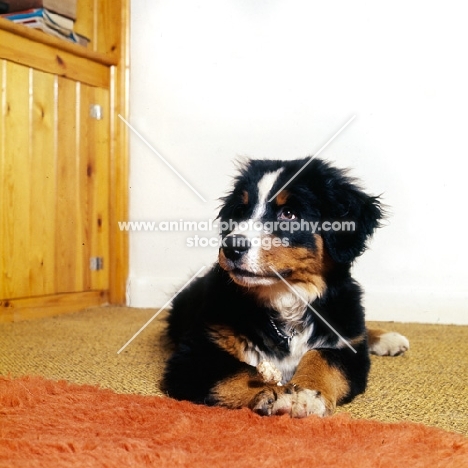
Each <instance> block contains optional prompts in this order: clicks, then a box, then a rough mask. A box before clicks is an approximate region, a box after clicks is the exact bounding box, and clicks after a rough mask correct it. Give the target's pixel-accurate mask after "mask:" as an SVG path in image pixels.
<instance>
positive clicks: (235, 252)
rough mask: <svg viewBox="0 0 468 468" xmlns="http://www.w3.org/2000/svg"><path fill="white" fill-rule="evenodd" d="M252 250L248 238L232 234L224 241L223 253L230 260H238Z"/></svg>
mask: <svg viewBox="0 0 468 468" xmlns="http://www.w3.org/2000/svg"><path fill="white" fill-rule="evenodd" d="M249 249H250V241H249V239H248V238H247V237H246V236H240V235H236V234H231V235H230V236H227V237H225V238H224V239H223V252H224V255H225V256H226V258H229V260H238V259H239V258H240V257H242V254H243V253H245V252H247V250H249Z"/></svg>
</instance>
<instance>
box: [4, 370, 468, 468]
mask: <svg viewBox="0 0 468 468" xmlns="http://www.w3.org/2000/svg"><path fill="white" fill-rule="evenodd" d="M0 466H1V467H2V468H3V467H9V468H14V467H21V468H28V467H54V468H57V467H58V468H60V467H119V468H121V467H124V466H132V467H144V466H152V467H165V466H167V467H178V466H187V467H203V468H206V467H230V466H232V467H236V468H239V467H255V468H258V467H263V466H272V467H273V466H274V467H276V466H292V467H335V466H336V467H338V466H339V467H341V466H346V467H347V468H352V467H356V468H357V467H359V468H366V467H369V468H371V467H372V468H375V467H385V468H392V467H398V468H401V467H402V466H410V467H412V468H418V467H453V468H455V467H457V468H458V467H462V466H468V439H466V438H465V437H463V436H461V435H459V434H455V433H449V432H445V431H443V430H440V429H436V428H430V427H426V426H423V425H419V424H412V423H398V424H384V423H379V422H375V421H359V420H352V419H350V418H348V417H347V416H345V415H343V414H340V415H336V416H333V417H331V418H328V419H319V418H316V417H311V418H307V419H303V420H293V419H290V418H289V417H288V416H277V417H272V418H264V417H260V416H257V415H256V414H253V413H252V412H250V411H248V410H239V411H232V410H225V409H221V408H208V407H204V406H197V405H193V404H191V403H187V402H178V401H174V400H171V399H168V398H161V397H148V396H139V395H119V394H116V393H114V392H112V391H110V390H102V389H99V388H96V387H92V386H80V385H73V384H69V383H66V382H53V381H49V380H45V379H43V378H39V377H34V378H33V377H25V378H20V379H10V378H6V377H0Z"/></svg>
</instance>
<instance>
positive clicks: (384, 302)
mask: <svg viewBox="0 0 468 468" xmlns="http://www.w3.org/2000/svg"><path fill="white" fill-rule="evenodd" d="M364 304H365V307H366V318H367V320H375V321H385V322H390V321H392V322H412V323H435V324H438V323H440V324H454V325H468V314H467V304H468V292H461V291H433V290H428V291H423V290H418V291H415V290H410V289H408V290H401V289H399V290H383V289H379V288H375V289H373V288H366V293H365V296H364Z"/></svg>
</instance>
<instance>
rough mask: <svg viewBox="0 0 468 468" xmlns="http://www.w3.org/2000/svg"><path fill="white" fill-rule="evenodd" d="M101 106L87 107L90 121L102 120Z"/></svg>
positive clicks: (92, 105)
mask: <svg viewBox="0 0 468 468" xmlns="http://www.w3.org/2000/svg"><path fill="white" fill-rule="evenodd" d="M103 114H104V112H103V110H102V106H100V105H99V104H91V105H90V106H89V115H90V117H91V118H92V119H96V120H102V119H103V118H104V115H103Z"/></svg>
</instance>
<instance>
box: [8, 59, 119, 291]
mask: <svg viewBox="0 0 468 468" xmlns="http://www.w3.org/2000/svg"><path fill="white" fill-rule="evenodd" d="M0 70H1V76H0V82H1V101H0V102H1V112H0V183H1V185H0V200H1V203H0V299H1V300H11V299H17V298H31V297H37V296H44V295H54V294H63V293H75V292H84V291H98V290H99V291H106V290H108V288H109V272H108V270H109V268H108V266H109V206H108V200H109V152H110V141H109V139H110V137H109V134H110V128H109V127H110V125H109V122H110V115H109V114H110V107H109V91H108V90H107V89H103V88H98V87H94V86H90V85H86V84H83V83H80V82H77V81H73V80H70V79H67V78H63V77H59V76H57V75H53V74H49V73H45V72H42V71H37V70H33V69H32V68H28V67H26V66H23V65H19V64H16V63H12V62H9V61H6V60H2V61H0ZM94 105H98V106H100V108H101V109H102V116H101V117H100V118H98V119H97V118H94V117H93V116H92V115H91V113H90V109H91V106H94ZM92 258H99V259H102V261H100V262H97V263H96V262H94V263H93V265H94V266H96V265H97V266H102V267H103V268H101V269H98V270H93V269H91V268H90V267H91V266H92V265H91V259H92Z"/></svg>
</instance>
